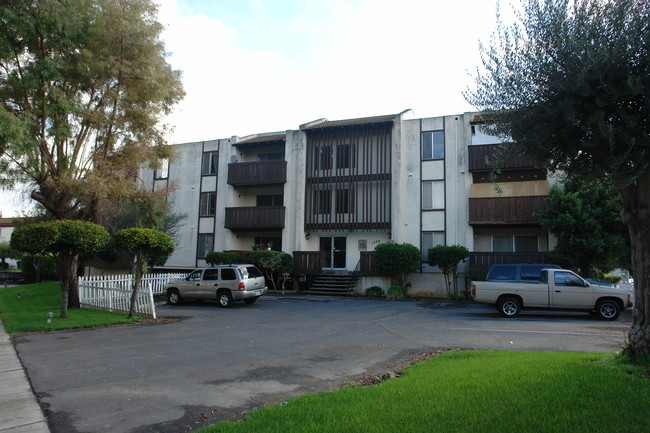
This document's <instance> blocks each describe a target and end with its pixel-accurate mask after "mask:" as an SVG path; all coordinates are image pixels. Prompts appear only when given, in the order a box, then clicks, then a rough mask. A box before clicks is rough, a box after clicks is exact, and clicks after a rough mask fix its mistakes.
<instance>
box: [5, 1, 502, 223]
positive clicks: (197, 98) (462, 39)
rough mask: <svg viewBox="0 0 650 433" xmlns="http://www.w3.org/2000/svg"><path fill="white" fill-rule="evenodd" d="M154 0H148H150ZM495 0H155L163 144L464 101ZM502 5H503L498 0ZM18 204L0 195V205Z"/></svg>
mask: <svg viewBox="0 0 650 433" xmlns="http://www.w3.org/2000/svg"><path fill="white" fill-rule="evenodd" d="M154 1H156V0H154ZM496 2H497V0H456V1H442V0H400V1H395V0H390V1H389V0H218V1H215V0H157V3H159V5H160V9H159V21H160V22H161V23H163V24H164V25H165V26H166V30H165V32H164V33H163V39H164V41H165V45H166V48H167V50H168V51H169V53H170V55H169V58H168V61H169V63H170V64H171V65H172V67H173V68H174V69H179V70H181V71H182V72H183V85H184V88H185V91H186V93H187V95H186V97H185V99H184V100H183V101H182V102H181V103H180V104H179V105H178V106H177V107H176V110H175V111H174V113H173V114H172V115H171V116H170V117H169V118H168V119H166V121H167V123H169V124H170V125H171V126H173V127H174V128H175V129H174V131H173V132H172V133H171V134H170V135H169V137H168V140H169V142H170V143H186V142H191V141H202V140H211V139H216V138H227V137H230V136H233V135H238V136H240V137H243V136H246V135H249V134H254V133H261V132H272V131H284V130H287V129H297V128H298V126H299V125H300V124H302V123H306V122H309V121H311V120H315V119H319V118H327V119H330V120H337V119H347V118H355V117H366V116H375V115H383V114H394V113H399V112H401V111H403V110H405V109H409V108H410V109H413V110H414V112H415V115H416V116H417V117H429V116H439V115H445V114H460V113H463V112H465V111H471V110H472V107H471V106H470V105H469V104H467V102H466V101H465V100H464V98H463V96H462V94H461V93H462V92H463V90H465V89H466V88H467V86H468V85H470V84H471V82H472V80H471V78H470V76H469V75H468V73H470V72H472V71H474V70H475V69H476V67H477V66H478V65H479V63H480V59H479V54H478V53H479V52H478V42H479V40H482V41H484V42H486V43H487V42H488V41H489V36H490V35H491V34H492V32H493V31H494V28H495V21H496ZM503 3H504V6H502V9H503V10H502V12H508V11H509V10H510V2H508V1H506V2H503ZM22 208H24V205H23V200H21V194H18V193H7V192H5V193H3V194H0V212H2V215H3V216H5V217H7V216H14V215H19V214H20V213H21V211H20V210H21V209H22Z"/></svg>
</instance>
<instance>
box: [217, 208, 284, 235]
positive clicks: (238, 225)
mask: <svg viewBox="0 0 650 433" xmlns="http://www.w3.org/2000/svg"><path fill="white" fill-rule="evenodd" d="M284 209H285V208H284V206H250V207H227V208H226V222H225V224H224V227H225V228H227V229H231V230H236V229H239V230H255V229H282V228H284Z"/></svg>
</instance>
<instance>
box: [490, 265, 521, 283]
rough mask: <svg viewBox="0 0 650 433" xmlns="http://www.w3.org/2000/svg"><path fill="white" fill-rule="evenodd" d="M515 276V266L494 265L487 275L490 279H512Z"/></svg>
mask: <svg viewBox="0 0 650 433" xmlns="http://www.w3.org/2000/svg"><path fill="white" fill-rule="evenodd" d="M516 278H517V267H516V266H494V267H493V268H492V270H491V271H490V275H489V279H491V280H514V279H516Z"/></svg>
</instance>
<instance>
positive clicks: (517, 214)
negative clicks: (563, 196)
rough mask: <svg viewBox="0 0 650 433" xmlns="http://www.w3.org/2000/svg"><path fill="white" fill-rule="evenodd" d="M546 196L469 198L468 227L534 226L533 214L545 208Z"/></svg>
mask: <svg viewBox="0 0 650 433" xmlns="http://www.w3.org/2000/svg"><path fill="white" fill-rule="evenodd" d="M546 197H547V196H529V197H499V198H470V199H469V224H470V225H480V224H485V225H498V224H507V225H536V224H537V220H536V219H535V216H534V214H535V213H536V212H539V211H541V210H544V209H546V208H547V205H546V203H545V199H546Z"/></svg>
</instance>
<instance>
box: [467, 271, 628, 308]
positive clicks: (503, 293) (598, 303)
mask: <svg viewBox="0 0 650 433" xmlns="http://www.w3.org/2000/svg"><path fill="white" fill-rule="evenodd" d="M472 297H473V298H474V300H475V301H476V302H484V303H488V304H494V305H496V309H497V311H498V312H499V313H501V314H502V315H503V316H505V317H516V316H517V315H519V313H520V312H521V310H522V309H523V308H545V309H558V310H577V311H587V312H590V313H593V314H595V315H597V316H598V317H600V318H601V319H604V320H614V319H616V318H617V317H618V316H619V314H621V311H623V309H625V308H626V307H628V306H630V305H631V297H630V294H629V293H628V292H627V291H626V290H624V289H620V288H617V287H613V286H601V285H598V284H592V283H590V282H588V281H586V280H585V279H583V278H582V277H580V276H578V275H577V274H575V273H574V272H572V271H569V270H566V269H543V270H542V271H541V272H540V277H539V282H526V283H517V282H503V281H472Z"/></svg>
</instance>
